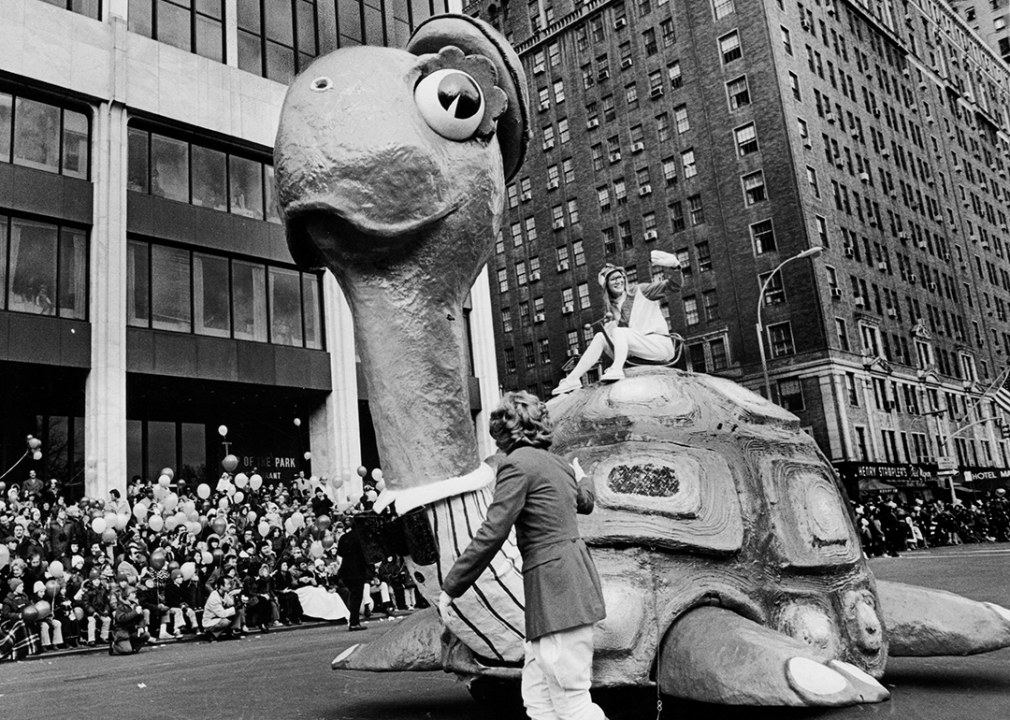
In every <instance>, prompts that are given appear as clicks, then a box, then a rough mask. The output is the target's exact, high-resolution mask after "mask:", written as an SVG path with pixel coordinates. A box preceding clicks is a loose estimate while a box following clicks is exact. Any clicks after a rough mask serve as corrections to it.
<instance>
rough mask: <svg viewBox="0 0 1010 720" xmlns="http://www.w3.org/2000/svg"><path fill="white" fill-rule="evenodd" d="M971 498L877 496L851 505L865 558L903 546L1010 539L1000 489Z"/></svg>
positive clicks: (1008, 512) (1009, 518)
mask: <svg viewBox="0 0 1010 720" xmlns="http://www.w3.org/2000/svg"><path fill="white" fill-rule="evenodd" d="M974 496H975V499H973V500H962V499H960V498H959V499H957V500H942V499H931V500H926V499H923V498H915V499H914V500H911V501H905V500H902V499H899V498H897V497H894V498H893V499H891V498H888V497H887V496H877V497H875V498H872V497H871V498H870V499H867V500H865V501H864V502H862V503H859V504H856V505H855V512H856V519H857V522H858V526H859V531H860V536H861V539H862V543H863V550H864V552H865V553H866V554H867V555H868V556H869V557H878V556H881V555H889V556H891V557H898V556H899V555H900V554H901V552H904V551H906V550H915V549H924V548H930V547H939V546H942V545H961V544H963V543H984V542H989V543H995V542H1010V499H1008V498H1007V493H1006V490H1004V489H1002V488H1000V489H998V490H996V491H995V492H985V493H974Z"/></svg>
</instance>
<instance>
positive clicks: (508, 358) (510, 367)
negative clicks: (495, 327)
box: [505, 348, 516, 373]
mask: <svg viewBox="0 0 1010 720" xmlns="http://www.w3.org/2000/svg"><path fill="white" fill-rule="evenodd" d="M515 371H516V351H515V348H505V372H506V373H514V372H515Z"/></svg>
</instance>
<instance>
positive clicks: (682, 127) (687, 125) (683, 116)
mask: <svg viewBox="0 0 1010 720" xmlns="http://www.w3.org/2000/svg"><path fill="white" fill-rule="evenodd" d="M673 121H674V122H675V123H676V125H677V133H678V134H683V133H686V132H687V131H688V130H690V129H691V121H690V120H689V119H688V117H687V105H678V106H677V107H675V108H674V109H673Z"/></svg>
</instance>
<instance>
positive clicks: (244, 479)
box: [235, 473, 249, 488]
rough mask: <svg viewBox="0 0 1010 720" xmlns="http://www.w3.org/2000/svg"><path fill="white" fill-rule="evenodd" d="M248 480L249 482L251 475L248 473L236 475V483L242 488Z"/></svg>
mask: <svg viewBox="0 0 1010 720" xmlns="http://www.w3.org/2000/svg"><path fill="white" fill-rule="evenodd" d="M248 482H249V476H248V475H246V474H245V473H239V474H238V475H236V476H235V485H237V486H238V487H240V488H244V487H245V486H246V483H248Z"/></svg>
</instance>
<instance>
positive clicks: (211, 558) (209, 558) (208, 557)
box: [200, 550, 214, 565]
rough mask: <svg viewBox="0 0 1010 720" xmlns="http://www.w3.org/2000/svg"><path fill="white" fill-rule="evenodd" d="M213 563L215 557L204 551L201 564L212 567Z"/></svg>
mask: <svg viewBox="0 0 1010 720" xmlns="http://www.w3.org/2000/svg"><path fill="white" fill-rule="evenodd" d="M213 561H214V556H213V555H211V554H210V553H209V552H207V551H206V550H204V551H203V553H202V554H201V555H200V562H202V563H203V564H204V565H210V564H211V563H212V562H213Z"/></svg>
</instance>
